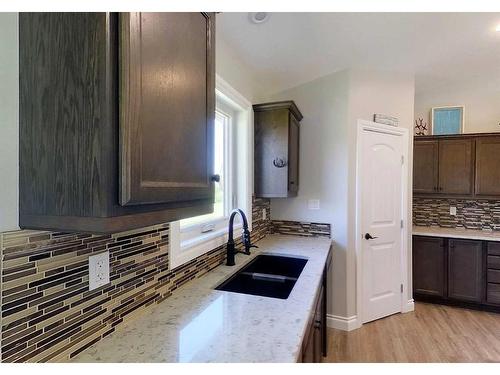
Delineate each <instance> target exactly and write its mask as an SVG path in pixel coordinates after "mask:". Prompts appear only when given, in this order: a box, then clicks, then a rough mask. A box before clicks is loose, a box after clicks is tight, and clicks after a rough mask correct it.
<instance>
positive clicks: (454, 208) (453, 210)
mask: <svg viewBox="0 0 500 375" xmlns="http://www.w3.org/2000/svg"><path fill="white" fill-rule="evenodd" d="M450 215H451V216H457V208H456V207H454V206H450Z"/></svg>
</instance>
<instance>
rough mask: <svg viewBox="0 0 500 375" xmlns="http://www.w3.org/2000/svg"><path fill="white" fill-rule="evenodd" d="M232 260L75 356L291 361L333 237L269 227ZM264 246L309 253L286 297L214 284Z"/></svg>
mask: <svg viewBox="0 0 500 375" xmlns="http://www.w3.org/2000/svg"><path fill="white" fill-rule="evenodd" d="M258 245H259V249H255V250H256V251H253V253H252V255H251V256H250V257H248V256H246V255H243V254H237V256H236V266H235V267H228V266H226V265H221V266H219V267H217V268H215V269H214V270H213V271H211V272H209V273H207V274H206V275H204V276H202V277H200V278H199V279H196V280H193V281H191V282H189V283H187V284H186V285H184V286H183V287H181V288H180V289H178V290H177V291H175V292H174V293H173V294H172V296H170V297H169V298H167V299H166V300H165V301H163V302H161V303H160V304H158V305H156V306H154V307H152V308H150V309H149V310H147V311H145V312H144V313H143V314H142V315H140V316H139V317H138V318H136V319H134V320H131V321H130V322H126V323H124V324H123V325H122V326H121V327H120V328H118V329H117V331H116V332H114V333H112V334H111V335H109V336H107V337H106V338H104V339H102V340H101V341H99V342H98V343H96V344H94V345H93V346H91V347H89V348H87V349H86V350H84V351H83V352H82V353H80V354H79V355H77V356H76V357H75V358H73V359H72V361H73V362H295V361H297V359H298V356H299V353H300V349H301V345H302V339H303V336H304V334H305V330H306V326H307V324H308V321H309V317H310V315H311V314H312V311H313V304H314V298H315V295H316V293H317V290H318V288H319V286H320V283H321V279H322V272H323V268H324V265H325V262H326V260H327V256H328V251H329V248H330V245H331V240H330V239H327V238H318V237H315V238H306V237H296V236H283V235H270V236H267V237H265V238H264V239H263V240H261V241H259V242H258ZM262 253H273V254H283V255H296V256H300V257H307V258H308V262H307V264H306V266H305V267H304V269H303V271H302V274H301V275H300V277H299V279H298V280H297V283H296V284H295V286H294V288H293V290H292V292H291V294H290V296H289V297H288V299H286V300H282V299H275V298H268V297H259V296H252V295H247V294H238V293H231V292H224V291H218V290H214V287H216V286H218V285H219V284H220V283H221V282H222V281H223V280H225V279H227V278H228V277H229V276H230V275H232V274H233V273H234V272H236V271H237V270H238V269H239V268H241V267H242V266H244V265H245V264H246V263H248V262H249V261H250V260H251V259H252V258H254V257H255V256H256V255H258V254H262Z"/></svg>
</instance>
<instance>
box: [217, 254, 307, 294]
mask: <svg viewBox="0 0 500 375" xmlns="http://www.w3.org/2000/svg"><path fill="white" fill-rule="evenodd" d="M306 263H307V259H303V258H293V257H288V256H280V255H267V254H261V255H257V256H256V257H255V259H253V260H252V261H251V262H250V263H248V264H247V265H246V266H245V267H243V268H242V269H240V270H239V271H238V272H236V273H235V274H234V275H233V276H232V277H230V278H229V279H228V280H226V281H224V282H223V283H222V284H221V285H219V286H218V287H216V288H215V289H216V290H224V291H226V292H235V293H243V294H252V295H255V296H264V297H273V298H280V299H287V298H288V296H289V295H290V292H291V291H292V289H293V286H294V285H295V282H296V281H297V279H298V278H299V276H300V274H301V272H302V270H303V269H304V267H305V265H306Z"/></svg>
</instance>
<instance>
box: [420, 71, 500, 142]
mask: <svg viewBox="0 0 500 375" xmlns="http://www.w3.org/2000/svg"><path fill="white" fill-rule="evenodd" d="M448 105H464V106H465V133H486V132H498V131H500V86H499V85H498V84H497V83H496V82H495V80H492V81H491V82H475V83H472V84H465V83H456V84H454V85H449V86H446V87H440V88H437V89H433V90H428V91H424V92H417V93H416V95H415V119H418V118H423V119H424V121H427V123H428V124H429V128H430V111H431V108H432V107H441V106H448Z"/></svg>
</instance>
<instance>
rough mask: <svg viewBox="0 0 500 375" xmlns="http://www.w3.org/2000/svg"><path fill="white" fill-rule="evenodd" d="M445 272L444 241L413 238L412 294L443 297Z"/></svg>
mask: <svg viewBox="0 0 500 375" xmlns="http://www.w3.org/2000/svg"><path fill="white" fill-rule="evenodd" d="M445 270H446V249H445V245H444V239H442V238H434V237H413V293H415V294H421V295H429V296H437V297H444V296H445V294H446V290H445V285H446V272H444V271H445Z"/></svg>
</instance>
